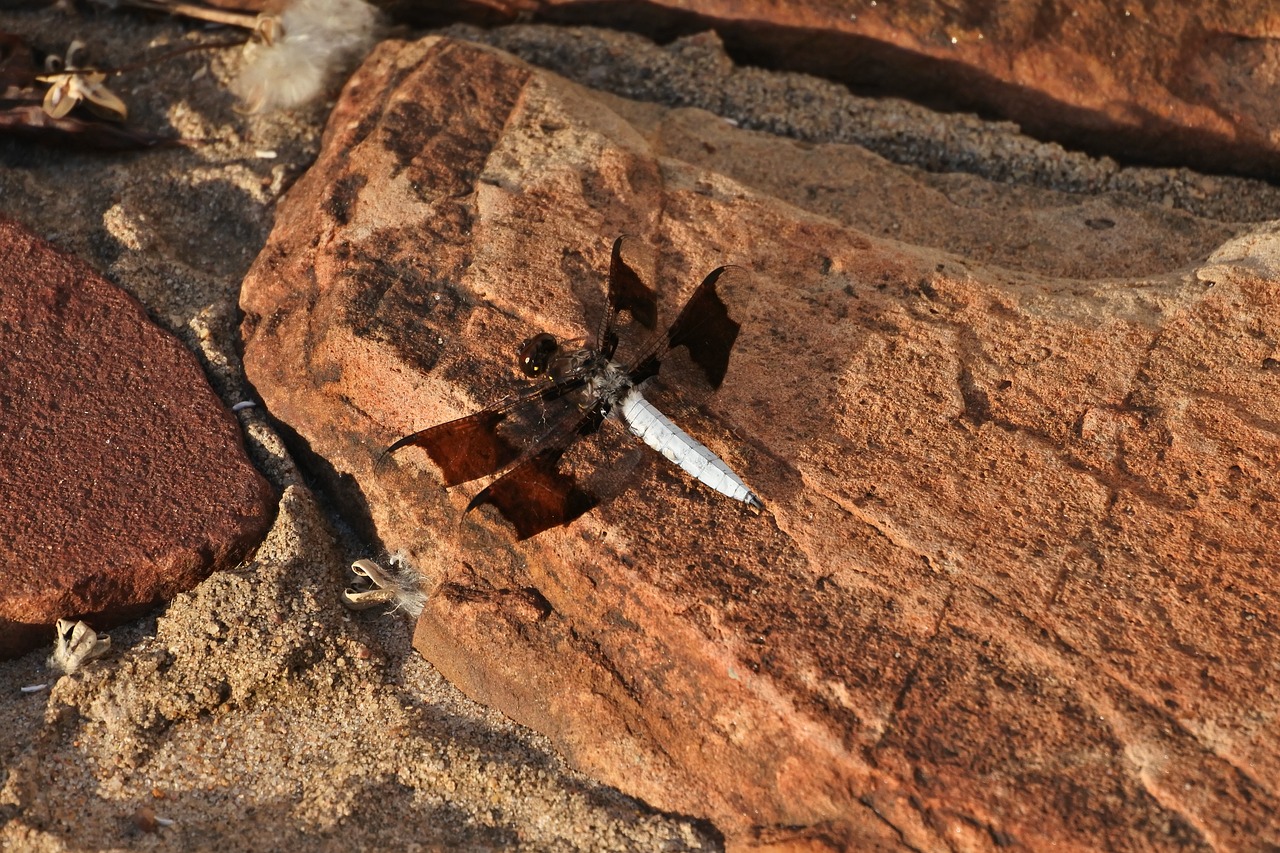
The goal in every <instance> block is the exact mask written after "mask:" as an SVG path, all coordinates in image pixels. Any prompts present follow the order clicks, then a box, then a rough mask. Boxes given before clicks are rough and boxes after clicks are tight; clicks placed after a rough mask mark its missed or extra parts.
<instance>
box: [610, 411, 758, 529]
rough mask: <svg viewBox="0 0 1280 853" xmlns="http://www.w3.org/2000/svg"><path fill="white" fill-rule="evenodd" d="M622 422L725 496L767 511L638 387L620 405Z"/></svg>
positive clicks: (718, 461) (712, 454)
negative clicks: (654, 405) (655, 406)
mask: <svg viewBox="0 0 1280 853" xmlns="http://www.w3.org/2000/svg"><path fill="white" fill-rule="evenodd" d="M618 405H619V410H620V414H621V416H622V420H623V421H625V422H626V424H627V427H628V428H629V429H630V430H631V431H632V432H633V433H635V435H636V436H637V437H638V438H639V439H640V440H641V441H643V442H644V443H645V444H647V445H649V446H650V447H652V448H653V449H654V450H656V451H658V452H659V453H661V454H662V455H663V456H665V457H667V458H668V459H670V460H671V461H672V462H674V463H676V464H677V465H679V466H680V467H681V468H683V469H684V470H685V471H687V472H688V473H689V474H690V476H692V477H695V478H696V479H698V480H701V481H702V482H703V483H706V484H707V485H708V486H710V487H711V488H713V489H715V490H716V491H717V492H719V493H720V494H722V495H728V496H729V497H731V498H733V499H734V500H736V501H742V502H743V503H744V504H746V505H747V506H749V507H751V508H752V509H753V510H760V509H763V508H764V504H763V503H762V502H761V501H760V499H759V498H758V497H756V496H755V495H754V494H753V493H752V491H751V490H750V489H748V488H747V484H746V483H744V482H742V478H741V477H739V476H738V475H737V474H735V473H733V469H731V468H730V467H729V466H728V465H726V464H725V463H724V461H723V460H721V459H720V457H719V456H716V455H715V454H714V453H712V452H711V451H710V450H708V449H707V448H706V447H704V446H703V445H702V443H701V442H699V441H698V440H697V439H695V438H694V437H693V436H691V435H689V434H688V433H687V432H685V431H684V430H682V429H680V427H678V426H676V425H675V424H673V423H672V422H671V420H670V419H669V418H667V416H666V415H664V414H662V412H660V411H658V410H657V409H656V408H654V407H653V404H652V403H650V402H649V401H648V400H646V399H645V398H644V396H643V395H642V394H641V393H640V391H639V390H638V389H636V388H632V389H631V390H629V391H628V392H627V393H626V395H625V396H624V397H623V398H622V402H621V403H619V404H618Z"/></svg>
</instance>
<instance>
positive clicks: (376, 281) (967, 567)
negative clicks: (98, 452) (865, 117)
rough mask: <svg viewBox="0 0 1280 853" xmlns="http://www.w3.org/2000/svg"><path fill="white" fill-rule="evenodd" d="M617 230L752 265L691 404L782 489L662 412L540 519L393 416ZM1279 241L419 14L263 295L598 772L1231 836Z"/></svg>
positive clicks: (465, 613)
mask: <svg viewBox="0 0 1280 853" xmlns="http://www.w3.org/2000/svg"><path fill="white" fill-rule="evenodd" d="M889 223H896V224H897V227H896V228H890V227H886V224H889ZM882 232H892V233H895V234H899V235H902V236H903V240H904V241H905V242H903V241H894V240H888V239H881V238H873V237H869V236H867V235H868V234H878V233H882ZM622 233H626V234H631V235H635V236H636V237H638V238H640V239H643V240H646V241H648V242H650V243H652V244H653V245H654V246H656V247H657V248H658V250H659V252H658V254H659V263H660V266H659V270H658V272H659V277H658V281H659V283H660V287H661V288H662V289H663V291H664V293H665V294H666V295H667V296H669V297H672V299H671V301H672V302H676V303H678V302H679V298H680V296H681V295H683V294H687V293H688V289H689V288H691V287H692V286H693V284H694V283H696V281H697V280H699V279H700V278H701V276H702V275H703V274H705V273H706V272H707V271H708V270H710V269H711V268H712V267H714V266H717V265H719V264H721V263H725V262H734V263H738V264H741V265H743V266H744V267H747V268H749V269H750V270H751V271H752V272H753V273H754V275H753V277H751V278H750V280H742V286H741V287H740V288H738V289H737V290H736V291H735V292H733V293H732V294H730V295H727V296H726V298H728V299H731V300H732V302H733V305H734V307H735V309H736V311H737V312H738V313H739V314H740V316H741V317H742V319H743V326H742V334H741V336H740V338H739V340H738V345H737V348H736V350H735V356H734V360H733V362H732V363H731V364H730V370H729V374H728V377H727V380H726V382H725V385H724V387H723V389H722V390H721V392H720V393H719V394H717V395H716V396H715V397H713V398H712V399H711V400H710V401H708V403H707V404H706V405H705V406H703V407H702V408H701V409H699V410H697V411H696V412H691V413H690V417H689V418H688V419H687V420H686V421H685V422H684V425H685V426H686V428H688V429H690V431H691V432H693V433H694V434H695V435H696V436H698V437H699V438H701V439H702V440H704V441H705V442H706V443H707V444H708V445H709V446H710V447H712V449H713V450H715V451H717V452H719V453H720V454H721V455H722V456H724V457H725V458H726V460H727V461H729V462H730V464H731V465H732V466H733V467H734V468H735V469H737V470H738V471H739V473H741V474H742V475H743V476H744V478H745V479H746V480H747V482H748V483H749V484H750V485H751V486H752V487H753V488H754V489H755V490H756V491H757V492H758V493H759V494H760V495H761V497H762V498H763V499H764V501H765V504H766V511H765V513H764V514H763V515H762V516H761V517H758V518H757V517H752V516H750V515H748V514H746V513H744V512H742V511H741V510H740V509H739V508H738V507H736V506H733V505H731V504H730V502H729V501H726V500H720V499H717V498H716V497H715V496H713V495H710V494H708V493H707V492H706V491H705V490H703V489H701V488H699V487H697V486H695V485H692V484H690V483H689V482H688V480H687V479H686V478H685V477H684V476H683V475H681V474H680V473H679V472H677V471H673V470H671V469H670V468H669V467H666V466H664V465H662V464H658V463H656V462H654V461H653V460H652V459H651V457H652V454H647V453H646V454H637V458H641V459H643V460H646V461H645V462H643V463H642V464H640V465H639V466H637V467H636V468H635V470H634V471H633V472H632V473H633V474H634V479H635V485H634V486H633V488H631V489H630V490H629V491H626V492H625V493H623V494H621V495H620V496H618V497H616V498H615V499H613V500H611V501H609V502H607V503H605V504H604V505H603V506H601V507H599V508H598V509H596V510H594V511H592V512H591V513H588V514H587V515H585V516H584V517H582V518H581V519H579V520H578V521H577V522H575V523H574V524H573V525H572V526H570V527H568V528H565V529H561V530H553V531H549V532H547V533H545V534H543V535H541V536H539V537H537V538H535V539H532V540H530V541H527V542H524V543H515V542H513V541H512V537H511V534H510V531H509V530H508V529H507V528H505V527H504V526H503V525H502V524H501V523H500V522H498V521H496V520H495V519H494V518H493V517H492V516H491V515H489V514H488V512H487V511H486V510H481V511H479V512H477V513H475V514H472V515H470V516H467V517H465V518H464V517H463V516H462V515H461V512H462V509H463V507H464V506H465V505H466V502H467V500H468V499H469V498H470V497H471V496H472V495H473V494H474V493H475V491H476V489H477V488H478V485H468V486H459V487H457V488H455V489H452V490H445V489H443V488H442V487H441V486H440V479H439V476H438V473H437V472H436V470H435V469H434V467H433V466H432V465H431V463H430V462H429V461H427V460H426V458H425V456H423V455H421V454H419V453H418V452H417V451H405V452H404V453H402V454H399V455H397V456H396V457H395V458H394V460H392V461H391V462H389V463H388V462H386V461H382V462H380V461H379V458H380V453H381V450H382V449H383V448H384V447H386V446H387V445H388V444H390V443H391V441H392V440H394V439H395V438H397V437H399V436H401V435H404V434H406V433H408V432H410V431H412V430H415V429H420V428H423V427H427V426H430V425H432V424H435V423H438V422H440V421H443V420H445V419H447V418H450V417H456V416H459V415H462V414H466V413H468V412H470V411H474V410H476V409H477V408H479V407H481V406H483V405H485V404H487V403H488V402H491V401H493V400H494V399H496V398H497V397H498V396H499V395H501V394H502V393H504V392H506V391H509V390H510V389H511V388H512V387H513V386H514V385H515V384H516V383H515V380H514V379H513V364H514V353H515V351H516V348H517V346H518V345H519V343H520V341H521V340H522V339H524V338H526V337H528V336H529V335H530V334H531V333H533V332H535V331H540V330H543V329H546V330H549V331H552V332H554V333H557V334H560V335H562V336H564V337H567V338H572V337H577V336H582V335H585V334H587V333H588V330H589V328H590V326H589V322H588V321H584V313H583V312H584V306H586V309H585V310H587V311H588V314H589V313H590V311H592V310H598V309H599V307H600V303H601V300H602V294H603V290H602V286H603V281H602V279H603V271H604V269H605V266H606V261H607V255H608V247H609V244H610V242H611V241H612V239H613V237H614V236H616V235H618V234H622ZM1278 285H1280V234H1278V233H1277V232H1276V230H1275V229H1272V228H1262V229H1258V230H1255V231H1249V230H1248V229H1244V228H1240V227H1239V226H1230V225H1226V224H1223V223H1220V222H1214V221H1210V220H1205V219H1200V218H1196V217H1194V216H1190V215H1187V214H1185V213H1181V212H1177V211H1171V210H1166V209H1163V208H1161V207H1160V206H1158V205H1157V206H1151V205H1144V204H1141V203H1136V202H1134V201H1133V199H1131V198H1127V197H1125V196H1123V195H1120V194H1116V195H1110V196H1109V195H1100V196H1092V197H1081V196H1073V195H1068V194H1062V193H1052V192H1048V191H1043V190H1036V189H1031V188H1027V187H1016V186H1010V185H1007V184H992V183H988V182H984V181H981V180H979V179H976V178H972V177H968V176H954V175H926V174H922V173H920V172H918V171H916V170H911V169H903V168H900V167H896V166H892V165H890V164H887V163H885V162H884V161H882V160H880V159H879V158H876V157H873V156H869V155H866V154H865V153H864V152H861V151H859V150H858V149H855V148H851V147H846V146H837V145H830V146H816V147H815V146H800V145H797V144H795V143H793V142H790V141H787V140H780V139H774V138H770V137H767V136H764V135H761V134H754V133H748V132H744V131H740V130H737V129H734V128H732V127H730V126H729V125H727V124H726V123H725V122H723V121H721V120H719V119H716V118H714V117H712V116H709V115H708V114H706V113H702V112H699V111H694V110H674V111H667V110H663V109H660V108H657V107H653V106H647V105H641V104H635V103H631V102H626V101H623V100H620V99H617V98H613V97H610V96H604V95H596V94H593V93H591V92H589V91H587V90H584V89H581V88H580V87H577V86H575V85H573V84H570V83H567V82H566V81H563V80H561V79H559V78H557V77H554V76H553V75H550V74H547V73H542V72H537V71H534V70H531V69H530V68H528V67H527V66H525V65H523V64H521V63H519V62H518V61H515V60H513V59H511V58H509V57H506V56H505V55H503V54H500V53H497V52H494V51H491V50H487V49H484V48H481V47H478V46H475V45H469V44H463V43H457V42H451V41H448V40H437V39H426V40H423V41H421V42H418V43H415V44H403V43H398V42H388V43H385V44H384V45H382V46H381V47H379V48H378V49H377V50H375V52H374V53H373V54H372V55H371V57H370V58H369V60H368V61H367V62H366V64H365V66H364V67H363V68H362V69H361V70H360V71H358V72H357V73H356V75H355V76H354V77H353V78H352V80H351V82H350V83H349V85H348V87H347V90H346V91H345V93H344V95H343V97H342V99H341V100H340V102H339V104H338V106H337V108H336V109H335V111H334V113H333V115H332V117H331V121H330V125H329V129H328V131H327V134H326V140H325V146H324V150H323V151H322V152H321V154H320V156H319V158H318V160H317V162H316V165H315V166H314V167H313V168H312V170H311V171H310V172H309V173H308V174H307V175H305V176H304V177H303V178H302V179H300V180H299V181H298V182H297V184H296V185H295V186H294V187H293V189H292V190H291V191H290V193H289V196H288V197H287V199H286V200H285V201H284V202H283V203H282V204H281V206H280V208H279V212H278V219H277V225H276V229H275V231H274V232H273V234H272V237H271V240H270V241H269V244H268V246H267V248H266V249H265V250H264V251H263V253H262V254H261V255H260V257H259V258H258V260H257V262H256V263H255V266H254V268H253V270H252V271H251V273H250V275H249V277H248V279H247V280H246V283H245V288H244V291H243V296H242V306H243V308H244V310H245V312H246V323H245V327H244V333H245V338H246V352H245V364H246V370H247V371H248V374H249V376H250V379H251V380H252V381H253V382H254V384H255V385H256V387H257V389H258V391H259V393H260V394H261V395H262V397H263V399H264V401H265V402H266V403H267V404H268V406H269V407H270V409H271V411H272V413H273V414H274V415H275V416H276V417H277V418H279V419H280V420H282V421H283V422H285V423H286V424H288V425H289V427H290V428H291V429H292V430H294V431H295V432H296V435H297V438H298V442H297V446H298V447H299V448H305V449H306V450H308V451H309V452H310V454H312V456H311V458H312V461H313V462H314V463H316V464H315V469H316V471H317V472H318V473H320V474H322V475H323V476H325V477H326V478H327V480H328V482H329V484H330V485H331V487H332V488H333V490H334V491H335V493H336V494H338V495H339V496H340V497H341V498H343V499H344V500H345V501H346V502H347V509H348V512H349V513H350V515H351V517H352V518H353V519H355V520H357V521H358V522H360V523H361V524H362V525H363V526H365V527H366V529H367V530H369V531H370V532H375V533H376V535H377V537H378V538H379V539H380V540H381V542H382V544H384V545H385V546H386V547H387V548H388V549H391V550H400V551H403V552H404V553H405V555H406V557H407V559H410V560H412V561H414V562H415V563H416V564H417V565H418V566H419V568H420V569H421V571H422V572H423V573H424V575H425V576H426V577H427V579H428V581H429V584H430V586H431V587H432V588H433V589H434V594H433V596H432V598H431V600H430V601H429V603H428V605H427V609H426V610H425V611H424V613H423V615H422V617H421V619H420V621H419V625H418V633H417V638H416V641H417V646H418V648H419V649H420V650H421V651H422V652H423V653H424V654H425V655H426V656H428V657H429V658H430V659H431V660H432V661H433V662H434V663H435V664H436V665H437V666H438V667H439V668H440V669H441V670H442V671H443V672H444V673H445V674H446V675H448V676H449V677H450V678H451V679H453V680H454V681H455V682H457V683H458V684H460V685H461V686H463V687H464V689H466V690H467V691H468V692H469V693H471V694H472V695H473V696H476V697H479V698H481V699H482V700H483V701H486V702H488V703H491V704H493V705H496V706H497V707H499V708H501V709H503V710H504V711H505V712H506V713H508V714H510V715H511V716H513V717H514V718H516V719H517V720H520V721H522V722H525V723H527V724H529V725H531V726H533V727H535V728H538V729H540V730H542V731H545V732H547V733H548V734H550V735H551V736H552V737H553V738H554V739H555V741H556V743H557V744H558V745H559V746H560V747H561V748H562V749H563V750H565V752H566V753H567V754H568V755H569V756H570V757H571V758H572V759H573V760H574V761H575V762H576V763H577V764H578V765H580V766H582V767H584V768H587V769H588V770H590V771H591V772H592V773H594V774H596V775H598V776H600V777H602V778H604V779H606V780H607V781H609V782H610V783H611V784H614V785H617V786H619V787H621V788H623V789H624V790H627V791H629V792H631V793H633V794H636V795H638V796H640V797H642V798H644V799H646V800H648V801H649V802H651V803H653V804H655V805H657V806H659V807H661V808H664V809H671V810H674V811H679V812H682V813H686V814H693V815H707V816H709V817H711V818H712V819H714V820H715V821H716V823H717V825H718V826H719V827H720V828H721V829H722V830H724V831H725V832H726V834H727V835H728V837H729V838H730V840H731V841H732V842H734V843H737V844H757V845H761V846H767V845H773V844H780V845H786V844H790V845H793V846H797V847H799V846H802V845H808V846H809V847H810V848H821V847H822V846H829V847H837V848H838V847H851V848H857V849H875V848H898V847H903V846H909V847H911V848H914V849H951V848H954V847H966V848H974V849H988V848H992V847H997V846H1003V845H1007V844H1013V843H1016V844H1021V845H1025V846H1028V847H1030V848H1033V849H1051V848H1057V847H1077V848H1086V849H1126V848H1130V847H1154V848H1169V847H1175V846H1176V847H1181V848H1185V847H1204V848H1208V847H1210V846H1216V847H1227V848H1231V847H1234V848H1241V847H1248V846H1251V845H1252V846H1257V845H1259V844H1275V843H1280V829H1278V828H1277V823H1276V820H1275V815H1276V814H1277V813H1280V791H1278V790H1277V779H1280V750H1277V747H1276V744H1277V743H1280V720H1278V719H1277V717H1276V715H1275V713H1274V709H1275V708H1276V707H1277V699H1278V698H1280V696H1278V694H1277V687H1276V685H1277V683H1278V682H1277V678H1276V675H1277V670H1276V666H1277V664H1276V661H1277V660H1280V638H1277V634H1276V631H1275V627H1274V626H1275V624H1276V620H1277V619H1280V612H1278V608H1277V593H1276V591H1275V588H1274V583H1273V577H1272V575H1273V573H1272V572H1271V571H1270V569H1271V566H1272V565H1273V564H1274V563H1273V556H1272V555H1273V551H1274V545H1273V537H1274V531H1275V530H1276V529H1280V502H1278V500H1277V494H1280V475H1277V473H1276V472H1277V470H1280V437H1278V436H1277V429H1276V426H1275V422H1274V420H1275V419H1274V417H1273V413H1274V412H1275V411H1276V409H1277V405H1278V404H1280V384H1278V383H1277V381H1276V377H1277V375H1278V374H1277V372H1276V371H1277V367H1276V365H1277V362H1280V290H1278V289H1277V287H1278ZM628 441H629V440H628V439H627V438H626V437H625V435H621V434H620V432H619V431H617V430H614V431H612V432H608V433H607V434H606V436H605V440H604V441H602V442H600V446H601V448H607V447H609V446H621V447H624V448H625V447H632V446H634V442H631V443H628ZM596 458H598V457H596V456H595V455H592V457H591V460H587V461H583V462H582V463H581V464H582V465H583V473H586V472H587V471H588V470H589V469H590V467H591V464H592V461H594V460H595V459H596Z"/></svg>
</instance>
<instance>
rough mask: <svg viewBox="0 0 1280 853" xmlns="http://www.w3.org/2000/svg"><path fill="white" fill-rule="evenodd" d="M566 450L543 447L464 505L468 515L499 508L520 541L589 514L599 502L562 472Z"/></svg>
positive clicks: (561, 447) (569, 475)
mask: <svg viewBox="0 0 1280 853" xmlns="http://www.w3.org/2000/svg"><path fill="white" fill-rule="evenodd" d="M564 451H565V448H564V447H563V446H560V447H546V448H543V449H542V450H539V451H537V452H536V453H534V454H533V455H532V456H530V457H529V458H528V459H526V460H525V461H523V462H521V463H520V464H519V465H517V466H516V467H514V468H512V469H511V470H510V471H508V472H507V473H506V474H503V475H502V476H501V477H499V478H498V479H497V480H495V481H494V482H492V483H490V484H489V485H488V486H486V487H485V488H484V489H483V490H482V491H481V492H480V493H479V494H478V495H476V496H475V497H474V498H472V499H471V503H469V504H467V510H466V511H467V512H471V510H473V509H475V508H476V507H478V506H483V505H484V504H491V505H493V506H495V507H497V508H498V511H499V512H501V513H502V516H503V518H505V519H506V520H507V521H509V522H511V524H512V525H514V526H515V528H516V532H517V534H518V536H519V538H520V539H528V538H529V537H531V536H536V535H538V534H539V533H541V532H542V531H544V530H549V529H551V528H552V527H558V526H560V525H562V524H568V523H569V522H571V521H573V520H574V519H576V518H577V517H578V516H580V515H582V514H583V513H585V512H587V511H589V510H590V509H591V508H592V507H594V506H595V505H596V504H597V503H599V499H598V498H597V497H596V496H595V495H593V494H592V493H591V492H588V491H586V490H585V489H582V488H579V487H578V484H577V481H576V480H575V479H574V477H573V475H572V474H567V473H565V472H563V471H561V470H559V467H560V458H561V457H562V456H563V455H564Z"/></svg>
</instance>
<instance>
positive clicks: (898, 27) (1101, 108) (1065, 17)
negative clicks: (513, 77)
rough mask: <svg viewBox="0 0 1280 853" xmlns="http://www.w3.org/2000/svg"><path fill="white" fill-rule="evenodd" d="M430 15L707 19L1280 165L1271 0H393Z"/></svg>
mask: <svg viewBox="0 0 1280 853" xmlns="http://www.w3.org/2000/svg"><path fill="white" fill-rule="evenodd" d="M386 5H387V6H388V8H389V9H390V10H391V12H392V14H395V15H397V16H399V17H404V18H408V19H410V20H418V21H421V22H424V23H431V24H439V23H443V22H447V21H450V20H456V19H459V18H462V19H466V20H472V21H475V22H476V23H484V24H492V23H496V22H510V21H514V20H529V19H537V20H543V21H556V22H559V23H573V24H590V25H594V26H602V27H615V28H620V29H630V30H634V31H637V32H642V33H645V34H647V35H650V36H652V37H656V38H659V39H668V38H670V37H672V36H673V35H677V34H688V33H693V32H698V31H701V30H707V29H715V30H716V32H718V33H719V34H720V36H721V37H722V38H723V39H724V40H725V42H726V44H727V45H728V46H729V48H730V51H731V53H733V55H734V56H735V58H737V59H738V60H739V61H741V62H744V63H746V64H751V65H761V66H764V67H768V68H778V69H790V70H795V71H804V72H808V73H811V74H817V75H820V76H824V77H828V78H832V79H836V80H842V81H845V82H848V83H850V84H851V85H853V86H854V88H855V89H857V90H859V91H864V92H877V93H881V94H889V95H896V96H905V97H909V98H912V99H913V100H917V101H920V102H922V103H925V104H928V105H931V106H935V107H939V108H943V109H963V110H974V111H977V112H980V113H982V114H984V115H991V116H998V117H1000V118H1006V119H1010V120H1012V121H1015V122H1017V123H1018V124H1020V125H1021V126H1022V127H1023V128H1024V129H1025V130H1026V131H1027V132H1028V133H1031V134H1032V135H1034V136H1037V137H1040V138H1043V139H1053V140H1057V141H1059V142H1063V143H1064V144H1067V145H1070V146H1073V147H1074V146H1080V147H1084V148H1086V149H1088V150H1091V151H1093V152H1095V153H1102V154H1110V155H1112V156H1115V157H1120V158H1123V159H1126V160H1129V161H1134V160H1138V161H1142V160H1147V161H1154V162H1159V163H1169V164H1175V165H1195V166H1198V167H1200V168H1207V169H1211V170H1220V171H1226V172H1232V173H1245V174H1253V175H1260V176H1271V175H1274V174H1275V173H1276V171H1277V169H1280V133H1277V131H1276V127H1277V126H1280V122H1278V121H1277V109H1278V108H1277V107H1276V98H1275V80H1276V77H1277V73H1278V72H1280V42H1278V41H1277V39H1276V32H1277V31H1278V27H1280V17H1277V15H1278V14H1280V13H1277V11H1276V9H1275V7H1274V5H1273V4H1270V3H1266V2H1249V3H1231V4H1223V3H1210V2H1205V1H1204V0H1200V2H1195V3H1179V2H1176V0H1157V2H1148V3H1142V4H1129V5H1125V4H1117V3H1109V2H1104V0H1088V2H1083V3H1064V2H1061V0H1028V2H1017V3H987V2H983V0H963V2H947V3H941V2H925V3H898V2H880V3H875V2H858V3H835V4H833V3H824V2H800V3H794V2H793V3H774V2H747V3H744V2H739V0H698V2H695V3H689V2H683V0H658V2H648V3H633V2H609V3H601V2H597V0H542V2H536V0H505V2H504V0H472V2H468V3H465V4H457V3H448V4H444V3H438V2H418V0H406V2H400V3H395V2H390V3H387V4H386Z"/></svg>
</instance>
